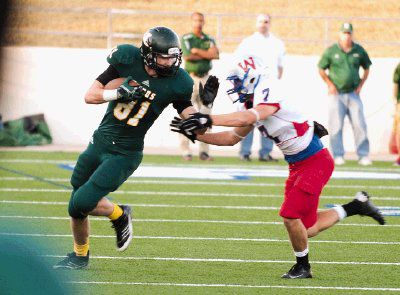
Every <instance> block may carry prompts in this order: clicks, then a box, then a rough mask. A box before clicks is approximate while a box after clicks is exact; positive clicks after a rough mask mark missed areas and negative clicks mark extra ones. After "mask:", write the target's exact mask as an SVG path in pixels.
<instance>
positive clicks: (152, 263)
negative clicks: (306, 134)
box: [0, 152, 400, 294]
mask: <svg viewBox="0 0 400 295" xmlns="http://www.w3.org/2000/svg"><path fill="white" fill-rule="evenodd" d="M77 156H78V154H77V153H49V152H47V153H46V152H0V184H1V185H0V238H1V236H2V235H3V236H6V235H7V236H11V237H13V239H15V240H18V239H20V238H22V237H25V238H30V239H32V240H33V241H34V242H36V243H38V244H39V245H43V246H45V247H49V248H50V249H51V250H48V251H47V254H48V255H49V256H51V257H47V258H44V259H48V260H49V263H55V262H56V261H58V260H59V259H60V257H61V256H63V255H65V253H67V252H70V251H71V249H72V238H71V236H70V235H71V232H70V229H69V221H68V215H67V205H66V204H67V202H68V200H69V182H68V181H69V177H70V174H71V171H69V170H65V169H61V168H60V167H59V166H58V165H59V164H68V163H74V161H75V160H76V158H77ZM184 164H185V163H183V162H182V161H181V160H180V158H179V157H176V156H145V158H144V161H143V165H145V166H151V165H163V166H179V167H182V173H185V170H184V169H185V165H184ZM190 165H191V166H202V167H209V166H213V167H216V168H218V167H227V166H228V167H235V168H238V167H240V166H245V167H246V168H252V167H255V168H260V167H262V166H266V167H268V168H271V167H272V165H265V164H259V163H256V162H253V163H250V164H248V163H242V162H239V161H238V160H237V159H236V158H217V159H216V161H214V163H210V162H208V163H200V162H197V161H193V162H192V163H191V164H190ZM280 165H281V166H280V167H275V168H277V169H285V167H284V163H283V161H282V160H281V161H280ZM337 170H346V171H354V172H362V171H368V172H379V173H383V172H390V173H397V174H398V173H400V169H399V168H395V167H392V166H391V163H389V162H377V163H374V166H372V167H368V168H360V167H359V166H357V165H356V163H354V162H349V164H346V166H344V167H340V168H339V169H337ZM284 180H285V179H284V178H252V179H250V180H194V179H193V180H192V179H186V180H185V179H172V178H162V179H161V178H131V179H130V180H128V181H127V182H126V183H125V184H124V185H123V186H122V187H121V188H120V190H119V191H118V192H117V193H113V194H111V196H110V197H111V198H112V199H113V200H114V201H115V202H118V203H122V204H132V207H133V210H134V235H135V237H134V240H133V242H132V244H131V246H130V247H129V248H128V249H127V250H126V251H125V252H122V253H120V252H117V251H116V250H115V238H114V233H113V229H111V227H110V223H109V222H108V221H107V219H106V218H91V234H92V237H91V240H90V244H91V250H90V251H91V260H90V266H89V268H88V269H87V270H81V271H74V272H72V274H70V275H72V277H68V280H69V281H70V282H71V281H72V282H73V283H72V284H71V286H72V287H73V288H74V289H75V291H76V292H77V294H111V293H112V294H383V293H386V292H387V293H396V292H399V293H400V280H399V270H400V261H399V253H400V251H399V250H400V216H398V217H395V216H388V217H386V220H387V223H388V224H387V225H385V226H379V225H378V224H377V223H375V222H374V221H373V220H372V219H370V218H366V217H358V216H355V217H351V218H347V219H346V220H344V221H343V222H342V223H340V224H338V225H337V226H335V227H333V228H331V229H330V230H328V231H326V232H323V233H321V234H320V235H319V236H318V237H316V238H314V239H311V240H310V245H309V248H310V258H311V263H312V270H313V274H314V278H313V279H310V280H290V281H288V280H283V279H281V278H280V276H281V275H282V274H283V273H284V272H286V271H287V270H288V269H289V268H290V267H291V265H292V264H293V262H294V255H293V252H292V250H291V247H290V244H289V242H288V240H287V235H286V231H285V229H284V226H283V224H282V223H281V219H280V217H279V215H278V208H279V206H280V204H281V201H282V194H283V185H284ZM359 190H367V191H368V192H370V193H371V194H372V195H373V196H374V199H373V201H374V203H375V204H376V205H378V206H387V207H397V208H399V209H400V194H399V191H400V185H399V181H398V180H385V179H384V180H382V179H381V180H361V179H353V180H351V179H347V180H343V179H332V180H331V181H330V182H329V184H328V185H327V187H326V188H325V190H324V192H323V196H322V198H321V201H320V207H321V209H322V208H324V207H325V205H326V204H340V203H345V202H347V200H351V199H352V196H353V195H354V194H355V193H356V192H357V191H359ZM16 225H17V227H16ZM17 234H20V235H17ZM32 234H33V235H32ZM64 274H65V277H66V278H67V276H66V275H67V273H65V272H63V273H62V275H64Z"/></svg>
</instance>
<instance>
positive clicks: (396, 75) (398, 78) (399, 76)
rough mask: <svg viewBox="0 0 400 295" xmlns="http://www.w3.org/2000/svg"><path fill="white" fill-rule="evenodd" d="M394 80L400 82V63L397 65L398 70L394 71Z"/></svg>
mask: <svg viewBox="0 0 400 295" xmlns="http://www.w3.org/2000/svg"><path fill="white" fill-rule="evenodd" d="M393 82H394V83H399V82H400V64H399V65H398V66H397V68H396V70H395V71H394V75H393Z"/></svg>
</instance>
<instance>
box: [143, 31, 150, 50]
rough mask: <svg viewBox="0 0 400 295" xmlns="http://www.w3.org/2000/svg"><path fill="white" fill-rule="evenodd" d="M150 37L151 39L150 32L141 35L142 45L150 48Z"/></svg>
mask: <svg viewBox="0 0 400 295" xmlns="http://www.w3.org/2000/svg"><path fill="white" fill-rule="evenodd" d="M151 37H152V35H151V33H150V32H146V33H145V34H144V35H143V44H144V45H146V46H148V47H150V46H151V45H150V44H151Z"/></svg>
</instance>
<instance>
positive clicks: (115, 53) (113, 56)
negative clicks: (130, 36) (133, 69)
mask: <svg viewBox="0 0 400 295" xmlns="http://www.w3.org/2000/svg"><path fill="white" fill-rule="evenodd" d="M138 54H139V55H140V50H139V48H137V47H135V46H133V45H129V44H122V45H118V46H117V47H114V48H113V49H112V50H111V52H110V54H109V55H108V56H107V62H108V63H109V64H110V65H118V64H130V63H132V62H133V61H134V59H135V58H136V56H137V55H138Z"/></svg>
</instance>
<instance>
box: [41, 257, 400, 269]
mask: <svg viewBox="0 0 400 295" xmlns="http://www.w3.org/2000/svg"><path fill="white" fill-rule="evenodd" d="M44 257H53V258H63V257H65V256H62V255H44ZM90 258H91V259H110V260H114V259H115V260H156V261H188V262H233V263H290V264H292V263H293V260H250V259H234V258H187V257H133V256H90ZM312 263H313V264H336V265H392V266H400V262H369V261H312Z"/></svg>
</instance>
